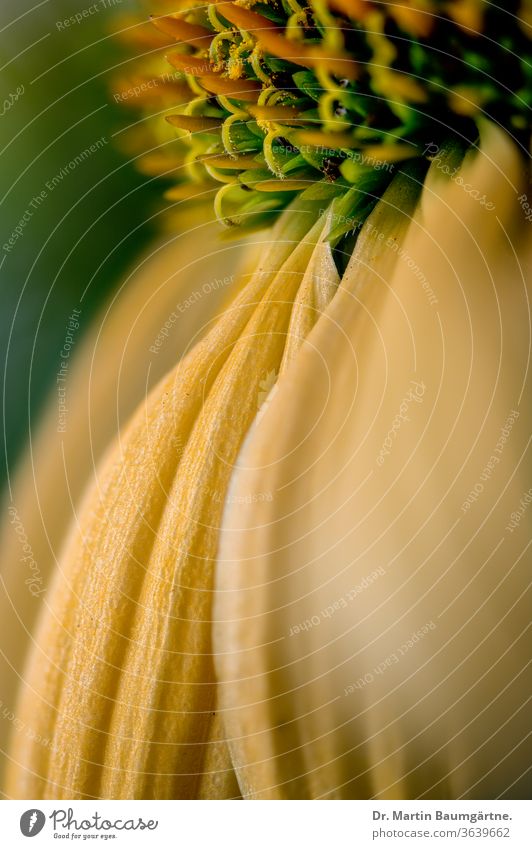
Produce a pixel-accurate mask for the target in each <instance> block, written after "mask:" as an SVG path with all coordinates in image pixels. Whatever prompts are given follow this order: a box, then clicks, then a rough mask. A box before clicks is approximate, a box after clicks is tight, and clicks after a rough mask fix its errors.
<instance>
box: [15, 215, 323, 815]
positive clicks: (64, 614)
mask: <svg viewBox="0 0 532 849" xmlns="http://www.w3.org/2000/svg"><path fill="white" fill-rule="evenodd" d="M306 212H308V210H306ZM309 221H310V222H311V221H312V218H310V219H309V216H308V215H307V214H305V209H304V208H303V209H301V208H299V209H295V210H292V211H290V212H289V213H288V214H287V215H286V216H285V219H284V221H283V222H281V224H280V228H279V229H278V231H277V232H276V233H274V234H273V238H274V239H275V238H276V237H277V238H278V241H274V242H273V243H269V244H268V246H267V248H266V249H265V251H264V256H263V260H262V261H261V262H259V265H258V268H257V269H256V270H255V273H254V274H253V276H252V277H251V280H249V282H247V283H246V285H244V286H240V291H239V294H237V296H236V298H235V299H234V300H233V301H232V303H231V305H230V306H229V307H228V308H226V310H225V311H224V312H223V314H222V315H221V317H220V318H219V319H218V320H217V321H216V322H215V323H214V324H213V326H212V328H211V330H210V331H209V333H208V334H207V335H205V336H204V338H203V339H202V340H201V341H200V342H199V343H198V344H197V346H196V347H195V348H194V349H193V350H192V351H191V352H190V353H189V354H188V355H187V356H186V357H185V358H184V359H183V360H182V361H181V363H180V364H179V365H178V366H177V367H176V368H175V369H174V370H173V371H172V372H171V373H170V374H169V376H168V377H167V378H165V379H164V380H163V381H162V383H161V384H160V385H159V386H158V387H157V388H156V389H155V390H154V391H153V393H152V394H151V395H150V397H149V398H148V400H147V402H146V403H145V404H142V405H141V406H140V408H139V409H138V411H137V413H136V414H135V416H134V418H133V420H132V422H131V424H130V426H129V428H128V430H127V432H126V433H125V434H124V436H123V438H122V439H121V440H119V442H118V444H117V445H115V446H114V447H113V448H112V450H111V451H110V452H109V454H108V456H107V458H106V461H105V463H104V465H103V467H102V468H101V469H100V470H98V474H97V477H96V478H95V480H94V483H93V485H92V487H91V489H90V491H89V492H88V494H87V496H86V498H85V503H84V506H83V509H82V512H81V518H80V523H79V527H73V528H72V529H71V534H70V540H69V542H68V545H67V546H66V548H65V551H64V553H63V556H62V558H61V562H60V564H59V568H58V570H57V573H56V577H55V581H54V586H53V588H52V590H51V592H50V594H49V598H47V602H46V608H47V609H46V610H45V611H44V612H43V616H42V618H41V622H40V627H39V630H38V633H37V637H36V642H35V648H34V651H33V653H32V657H31V659H30V664H29V667H28V669H27V672H26V675H25V679H26V682H27V683H26V686H25V690H24V693H23V696H22V700H21V704H20V709H19V715H20V716H21V718H22V721H24V722H29V721H30V717H31V718H32V725H33V728H34V730H35V732H36V734H37V735H38V736H39V737H40V738H45V737H47V736H49V735H50V732H52V736H51V737H50V744H49V745H45V744H43V743H42V742H39V739H35V740H24V739H20V740H18V741H17V743H16V746H15V747H14V751H13V753H12V760H13V765H12V769H11V771H10V782H9V784H8V792H9V793H10V794H11V795H14V796H16V797H20V796H21V795H22V796H28V797H31V798H40V797H42V796H45V797H50V796H51V797H53V798H58V797H59V798H72V797H73V796H75V797H77V796H82V797H94V796H96V797H98V796H103V797H104V798H114V797H122V798H147V797H151V798H167V797H170V798H172V797H194V796H202V795H212V794H214V795H219V796H227V795H229V796H231V795H235V793H237V792H238V789H237V785H236V784H235V781H234V775H233V772H232V768H231V763H230V760H229V757H228V752H227V747H226V745H225V742H224V740H223V736H222V735H221V730H220V722H219V720H218V719H217V717H216V688H215V683H214V673H213V669H212V649H211V613H210V609H211V597H212V573H213V562H214V556H215V551H216V546H217V540H218V527H219V522H220V515H221V512H222V509H223V505H224V501H225V492H226V488H227V482H228V480H229V476H230V474H231V470H232V466H233V463H234V459H235V457H236V455H237V452H238V450H239V447H240V444H241V441H242V438H243V436H244V435H245V433H246V431H247V429H248V428H249V425H250V423H251V422H252V420H253V418H254V417H255V416H256V414H257V409H258V402H259V396H260V383H261V381H262V380H263V377H264V375H266V374H268V373H270V372H271V371H273V372H274V373H276V372H277V370H278V369H279V366H280V364H281V360H282V357H283V351H284V347H285V342H286V337H287V333H288V332H289V324H290V317H291V314H292V305H293V301H294V298H295V297H296V295H297V292H298V289H299V286H300V284H301V281H302V279H304V270H305V268H306V267H307V266H308V265H309V263H311V264H312V261H313V259H312V258H313V256H314V255H315V254H321V253H322V251H323V249H324V248H323V246H322V245H321V243H320V233H321V231H322V230H323V227H324V222H322V221H317V222H316V223H315V224H314V225H313V226H312V227H311V229H310V231H309V232H308V233H307V230H308V228H309ZM269 238H271V236H270V237H269Z"/></svg>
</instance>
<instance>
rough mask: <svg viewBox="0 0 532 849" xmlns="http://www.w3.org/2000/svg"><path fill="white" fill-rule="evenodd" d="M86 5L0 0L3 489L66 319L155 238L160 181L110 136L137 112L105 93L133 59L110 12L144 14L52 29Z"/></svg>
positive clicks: (95, 301)
mask: <svg viewBox="0 0 532 849" xmlns="http://www.w3.org/2000/svg"><path fill="white" fill-rule="evenodd" d="M90 5H91V3H90V2H79V0H75V2H72V0H70V1H68V0H45V2H44V3H41V4H39V5H36V0H16V2H15V0H2V3H1V6H0V67H2V70H1V72H0V101H1V103H0V112H1V111H2V109H3V102H4V99H5V98H6V97H8V96H9V94H10V93H11V92H15V91H16V89H17V87H18V86H20V85H24V87H25V91H24V94H23V95H22V96H21V97H20V98H19V100H18V101H17V102H16V103H15V104H14V105H13V106H12V108H10V109H9V110H8V111H7V112H6V114H5V115H4V116H3V117H1V118H0V151H1V154H0V197H1V199H2V200H1V205H0V261H1V260H2V259H3V258H4V256H5V259H4V261H3V265H2V268H1V271H0V299H1V301H0V321H1V330H0V339H1V343H0V344H1V361H2V364H3V370H2V403H3V421H4V429H3V432H2V450H1V455H2V457H1V470H0V475H1V478H2V480H1V483H2V485H3V484H4V483H5V475H6V472H7V471H8V470H9V474H12V473H13V469H14V466H15V462H16V459H17V457H18V456H19V455H20V452H21V450H22V449H23V448H24V445H25V444H27V440H28V438H29V429H30V427H31V426H34V424H35V421H36V419H37V418H38V415H39V411H40V410H41V409H42V405H43V402H44V400H45V398H46V396H47V393H48V390H49V389H50V386H51V383H52V381H53V380H54V375H55V373H56V371H57V369H58V362H59V360H60V357H59V352H60V350H61V347H62V344H63V340H64V338H65V327H66V324H67V320H68V316H69V315H70V313H71V311H72V309H73V308H74V307H76V308H78V309H79V308H80V307H81V309H82V314H81V318H80V322H81V326H80V330H79V331H78V332H79V334H81V333H83V332H84V331H85V330H86V329H87V327H88V326H89V323H90V318H91V315H92V314H94V311H95V310H96V309H97V307H98V306H99V305H100V303H101V302H102V299H103V298H104V297H105V296H107V295H108V294H109V293H110V292H111V290H112V288H113V286H115V285H117V283H118V281H119V280H120V276H121V274H122V273H123V272H124V270H125V268H126V267H127V266H128V264H129V263H130V262H131V261H132V260H133V259H134V257H135V256H136V255H137V254H138V252H139V251H140V250H141V248H142V247H143V245H144V244H145V242H146V240H147V239H148V238H150V236H151V235H152V233H153V231H154V225H153V224H151V223H150V222H149V221H148V219H149V218H150V217H151V216H152V215H153V214H154V212H156V211H157V209H158V207H160V206H161V202H160V197H161V191H162V190H161V186H160V185H157V183H156V182H154V181H153V180H151V179H149V178H147V177H143V176H141V175H140V174H139V173H138V172H137V170H136V168H135V165H134V163H133V162H131V161H129V160H128V156H127V155H126V154H125V153H121V152H120V150H119V149H118V145H117V144H116V143H115V141H114V140H113V139H112V134H113V133H116V132H117V131H118V130H120V129H122V128H124V127H125V126H126V125H127V124H129V123H130V122H131V121H133V120H135V119H136V117H138V116H135V113H133V112H131V110H127V109H125V108H124V107H120V106H119V105H117V104H116V103H115V102H114V101H113V98H112V93H111V91H112V84H113V83H112V81H113V75H116V73H117V71H120V70H124V71H127V69H128V66H129V67H131V61H132V55H131V49H129V52H128V49H126V47H125V46H124V44H123V43H121V41H120V39H118V38H117V37H116V35H114V34H111V35H110V32H111V30H112V27H113V26H114V27H115V28H116V15H117V13H118V14H122V13H124V12H134V13H136V14H137V15H138V16H139V17H141V18H142V16H143V10H142V9H140V8H139V4H138V3H137V2H135V1H134V2H129V1H128V0H122V2H121V3H117V4H116V5H115V6H114V7H113V8H108V9H101V11H98V13H97V14H94V15H91V16H90V17H88V18H86V19H84V20H83V21H82V22H81V23H79V24H75V25H73V26H71V27H69V28H68V29H66V30H65V31H59V30H58V28H57V26H56V22H57V21H58V20H62V19H63V18H66V17H68V16H70V15H73V14H75V13H76V11H80V10H82V9H86V8H87V7H88V6H90ZM17 18H18V20H15V19H17ZM35 42H37V43H35ZM137 61H138V60H137ZM40 75H42V76H40ZM39 76H40V78H39V79H36V78H37V77H39ZM101 136H105V138H106V139H108V140H109V142H110V143H108V144H106V145H105V146H104V147H103V148H102V149H101V150H99V151H97V152H96V153H95V154H93V155H92V156H90V157H89V158H88V159H86V160H85V161H84V162H83V163H81V164H79V165H78V166H77V167H76V168H75V170H73V171H72V172H71V173H69V174H68V176H66V177H65V178H64V180H63V181H62V182H61V184H60V185H59V186H58V187H57V188H55V189H54V191H53V192H48V196H47V197H46V199H45V202H44V203H43V204H42V205H41V206H40V207H39V208H38V209H37V210H35V211H34V215H33V217H32V219H31V221H30V222H29V223H28V225H27V226H26V227H25V229H24V234H23V237H22V238H20V239H19V240H18V242H17V244H16V245H15V247H14V248H13V250H12V251H11V252H10V253H9V254H7V255H5V252H4V250H3V249H2V248H1V245H3V244H4V243H5V242H6V241H7V239H8V238H9V236H10V234H11V233H12V231H13V229H14V228H15V226H16V225H17V224H18V222H19V220H20V218H21V216H22V215H23V214H24V211H25V210H26V209H27V208H28V205H29V202H30V201H31V199H32V197H33V196H34V195H35V194H37V193H38V192H40V191H41V189H42V188H45V184H46V181H47V180H50V179H51V178H52V177H53V176H54V175H55V174H57V173H58V172H60V170H61V168H63V167H64V166H65V165H67V164H68V162H69V161H70V160H72V159H73V158H74V157H75V156H76V155H78V154H79V153H80V152H81V151H83V150H84V149H85V148H86V147H87V146H89V145H91V144H93V143H94V142H95V141H96V140H97V139H98V138H99V137H101ZM80 301H81V303H80ZM79 338H80V337H78V339H79Z"/></svg>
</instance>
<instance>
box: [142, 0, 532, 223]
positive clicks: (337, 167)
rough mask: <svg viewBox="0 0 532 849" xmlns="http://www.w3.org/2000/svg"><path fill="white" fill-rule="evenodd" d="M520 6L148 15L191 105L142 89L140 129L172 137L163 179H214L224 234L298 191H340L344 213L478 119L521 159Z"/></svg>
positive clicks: (462, 3) (312, 6)
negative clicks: (148, 104)
mask: <svg viewBox="0 0 532 849" xmlns="http://www.w3.org/2000/svg"><path fill="white" fill-rule="evenodd" d="M529 9H530V3H529V0H524V2H517V0H514V2H512V3H511V4H510V7H509V8H505V9H502V8H501V7H499V6H497V5H493V4H489V3H486V2H483V0H445V2H443V0H428V2H419V0H405V2H404V3H384V2H369V0H361V2H358V0H357V2H354V1H353V2H352V0H349V2H345V0H312V2H311V3H309V4H302V3H299V2H297V0H296V2H284V0H282V2H274V0H265V2H241V0H237V2H227V1H226V0H223V2H216V3H211V4H208V5H207V6H205V5H201V4H197V3H193V2H192V3H189V2H181V3H179V2H176V3H171V4H163V5H159V6H158V7H157V9H156V10H155V11H156V13H155V14H154V15H153V23H154V24H155V26H156V27H157V29H158V30H159V35H160V36H161V37H163V38H165V39H167V40H169V41H170V42H171V41H173V42H174V43H175V49H166V48H165V52H166V56H167V59H168V63H169V65H168V67H171V69H172V70H171V73H172V74H174V75H175V78H173V81H174V83H175V84H182V85H184V86H186V87H188V96H182V95H180V96H179V97H176V99H175V101H174V103H175V107H174V109H170V110H167V109H166V107H167V105H168V103H167V99H166V98H165V92H164V86H162V87H161V88H159V87H158V86H152V87H151V88H150V90H149V91H148V92H147V96H148V97H152V113H153V114H154V116H155V117H156V118H157V121H155V120H153V121H148V122H147V126H151V127H155V125H156V124H157V126H159V125H160V116H161V114H166V115H167V117H168V120H169V121H170V122H171V123H172V125H173V126H174V127H176V130H177V135H178V138H177V139H176V141H175V143H174V145H169V144H168V143H167V142H166V141H165V142H164V144H161V151H164V155H165V156H173V157H174V162H175V168H174V171H173V173H172V175H169V174H167V176H171V178H172V179H174V180H176V181H177V182H178V183H182V182H183V181H189V180H190V179H192V180H196V181H197V182H198V183H199V184H200V185H205V187H207V186H208V187H209V188H211V189H212V190H215V188H216V186H217V184H218V186H219V184H220V183H221V184H223V189H219V199H218V203H217V206H216V208H217V213H218V216H219V218H220V220H221V221H223V222H224V223H226V224H227V225H228V226H230V227H231V226H233V225H234V224H235V220H238V223H239V225H240V226H241V227H242V226H245V227H249V228H257V227H260V226H264V225H265V224H268V222H271V221H272V220H273V219H274V218H275V217H276V216H277V215H278V214H279V211H280V210H281V209H283V208H284V207H285V206H286V205H287V204H289V203H290V202H291V200H292V199H293V197H294V195H295V193H305V192H307V193H308V195H309V196H314V197H317V196H321V197H322V198H323V199H326V198H327V199H330V198H332V197H334V196H342V195H345V194H348V193H350V198H351V204H352V206H353V207H355V206H356V202H357V197H356V189H357V188H358V187H359V186H360V185H361V183H362V184H364V183H366V184H368V183H369V186H370V188H371V191H372V192H373V193H374V195H375V197H374V200H376V199H377V198H378V197H380V196H381V195H382V193H383V191H384V190H385V189H386V186H387V185H388V184H389V182H390V179H391V177H392V176H393V173H394V172H395V166H396V163H397V162H400V161H404V159H408V158H427V157H429V158H430V156H431V155H433V153H434V150H435V149H437V148H439V147H441V145H442V144H444V143H445V141H446V140H447V138H448V137H449V136H452V137H454V138H455V139H459V140H460V141H461V143H462V144H463V145H464V146H467V145H468V144H470V143H474V142H475V141H476V139H477V136H478V130H477V123H478V120H479V119H483V118H484V119H485V118H487V117H489V118H490V119H491V120H493V121H494V122H495V123H497V124H499V125H501V126H503V127H505V128H506V129H507V131H508V132H509V133H510V134H511V135H512V136H513V137H514V138H515V139H516V141H517V142H518V143H519V144H520V145H521V146H522V148H523V150H524V151H527V150H528V147H529V141H530V108H531V106H532V101H531V82H532V71H531V68H532V47H531V43H532V42H531V35H532V28H531V26H530V20H529V18H530V15H529ZM161 70H162V65H161ZM164 74H166V75H167V74H168V70H166V71H165V72H164ZM165 110H166V111H165ZM146 114H149V113H146ZM156 132H157V133H159V132H160V130H157V131H156ZM150 155H151V154H150ZM211 159H212V162H210V161H209V160H211ZM224 159H225V160H226V162H227V160H230V161H231V165H230V166H229V165H227V164H224V162H223V160H224ZM250 160H251V161H252V162H253V164H252V166H249V162H250ZM179 163H180V164H179ZM266 184H267V186H268V187H267V189H265V188H264V187H265V185H266ZM366 188H367V185H366ZM273 199H274V200H275V203H274V204H273V205H272V200H273ZM368 212H369V210H368Z"/></svg>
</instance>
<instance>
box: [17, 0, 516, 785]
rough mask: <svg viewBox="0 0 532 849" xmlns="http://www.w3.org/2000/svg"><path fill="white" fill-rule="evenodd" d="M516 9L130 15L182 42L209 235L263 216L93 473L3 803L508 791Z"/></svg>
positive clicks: (34, 662)
mask: <svg viewBox="0 0 532 849" xmlns="http://www.w3.org/2000/svg"><path fill="white" fill-rule="evenodd" d="M515 5H516V8H515V10H514V12H513V13H509V12H506V11H503V10H502V9H500V8H499V7H494V6H489V5H488V4H486V3H483V2H481V1H480V0H454V1H453V2H423V3H421V2H417V0H415V2H414V0H412V2H408V3H407V2H405V3H403V4H388V3H381V2H369V0H350V1H349V2H347V0H314V2H312V3H311V4H310V6H303V5H301V4H300V3H298V2H293V0H289V2H286V3H284V2H280V3H276V2H270V3H266V2H265V3H253V2H248V3H239V2H237V3H226V2H221V3H214V4H210V5H208V6H198V5H196V4H194V3H182V4H181V5H180V10H179V11H178V12H176V13H175V14H170V15H164V16H159V17H158V18H157V19H156V21H155V22H156V24H157V26H158V27H159V29H160V30H162V31H163V32H164V33H165V34H166V35H168V36H170V37H175V39H176V41H178V42H179V46H178V48H177V49H176V51H175V52H174V51H172V52H170V53H169V55H168V58H169V59H170V61H171V63H172V65H173V66H174V67H175V68H177V69H178V71H179V76H178V78H177V79H178V83H179V95H178V96H182V97H183V103H182V104H181V106H176V110H174V111H172V112H171V113H170V114H169V115H168V118H169V122H170V123H171V124H172V125H173V126H174V127H176V128H177V130H178V136H179V138H178V140H177V141H176V142H175V152H174V153H172V154H171V155H172V156H174V157H175V159H174V164H173V172H172V173H173V174H175V175H176V179H177V181H178V182H177V186H176V188H175V189H172V190H170V197H172V198H174V199H175V200H176V202H178V203H180V204H181V203H182V199H183V198H184V197H187V196H189V195H195V196H196V199H197V198H202V199H203V200H204V199H205V198H206V197H210V196H211V195H212V194H213V193H214V195H215V197H214V206H215V209H216V212H217V215H218V217H219V218H220V219H221V220H222V221H223V222H224V223H225V224H227V225H228V227H229V229H230V230H234V231H235V232H238V233H240V232H242V230H253V229H257V228H264V227H266V226H269V227H270V228H271V229H268V230H267V231H266V238H263V239H262V243H261V244H260V245H257V247H256V248H255V249H254V247H253V239H254V237H253V236H252V237H250V242H249V245H248V247H247V248H246V250H247V251H251V252H252V253H251V254H248V256H247V262H248V268H249V269H250V270H249V272H248V273H246V274H243V275H241V276H240V277H239V278H238V279H236V280H235V281H234V284H233V285H232V286H231V287H230V290H229V291H228V293H227V302H226V304H225V307H224V309H223V311H221V313H220V314H219V315H217V316H216V317H214V318H212V319H210V320H209V322H208V326H207V327H206V329H205V332H204V333H203V335H202V337H201V338H200V339H199V341H198V342H197V344H196V345H195V346H193V347H192V348H191V349H190V350H189V351H188V352H187V353H186V354H185V355H184V356H183V357H181V358H180V359H178V357H177V356H176V364H175V365H174V366H173V367H172V368H171V369H170V371H169V372H168V374H167V376H166V377H164V378H163V379H162V381H161V382H160V383H159V384H158V385H157V386H156V387H155V388H154V389H153V390H152V391H151V392H150V394H149V395H148V396H147V398H146V400H145V401H143V402H142V403H141V404H140V406H139V407H138V408H137V411H136V412H135V413H134V415H133V417H132V419H131V421H130V423H129V425H128V427H127V429H126V430H125V431H122V432H121V433H120V434H119V437H118V439H117V440H115V442H114V444H113V445H112V447H111V448H110V449H109V450H108V452H107V454H106V456H105V458H104V460H103V462H102V463H101V464H99V465H98V466H97V468H96V471H95V472H94V474H93V475H92V479H91V480H90V481H89V485H88V488H87V490H86V493H85V496H84V499H83V505H82V507H81V510H80V512H79V516H77V517H76V520H75V521H73V522H72V525H71V528H70V529H69V531H68V534H67V535H66V539H65V542H64V547H63V551H62V555H61V558H60V561H59V563H58V564H57V567H56V569H55V574H54V578H53V585H52V586H51V588H50V591H49V592H48V593H47V594H46V597H45V598H44V600H43V609H42V615H41V618H40V621H39V624H38V627H37V629H36V631H35V633H34V636H33V645H32V648H31V651H30V655H29V660H28V664H27V667H26V669H25V672H24V685H23V687H22V690H21V695H20V701H19V707H18V718H19V722H20V723H21V727H26V728H27V727H30V728H31V729H32V731H33V734H32V735H27V734H17V735H15V736H14V740H13V745H12V749H11V764H10V769H9V776H8V787H7V792H8V794H9V795H11V796H14V797H21V796H23V797H27V798H33V799H37V798H191V797H195V798H232V797H238V796H243V797H244V798H368V797H380V798H386V797H390V798H397V797H399V798H414V797H424V798H441V797H449V798H462V797H469V798H486V797H494V796H503V795H505V794H509V795H510V796H513V795H525V792H526V774H527V769H528V763H527V759H526V739H527V708H526V704H527V700H526V692H525V689H526V688H525V684H524V682H525V681H526V673H527V668H528V665H529V656H530V652H529V650H528V649H527V638H526V634H527V628H528V625H529V622H528V619H529V616H528V610H529V606H528V607H527V601H528V605H529V597H527V595H526V593H527V589H528V585H529V581H528V575H529V569H528V564H529V562H530V555H529V551H528V549H529V545H530V534H529V533H528V535H527V529H528V531H529V530H530V523H531V520H532V509H529V507H528V505H529V504H530V502H531V501H532V491H531V490H530V485H531V480H530V456H529V453H527V452H529V442H530V402H531V400H532V399H531V378H530V363H529V359H530V342H531V332H530V295H531V291H530V289H531V287H530V279H531V278H530V270H531V269H530V262H531V259H532V257H531V250H530V243H529V240H528V241H527V236H528V227H529V224H530V217H531V216H530V213H529V210H530V206H529V202H528V195H527V191H529V169H528V163H527V159H526V156H527V149H528V143H529V135H530V121H529V101H530V73H531V66H530V57H531V50H530V38H529V33H530V24H529V20H528V17H529V6H528V3H524V4H522V5H519V4H515ZM155 88H156V87H155ZM187 92H188V94H187ZM167 94H168V92H167V91H166V90H165V97H166V96H167ZM185 98H186V103H185ZM191 181H192V183H194V181H195V188H192V189H191ZM257 241H260V240H259V239H258V238H257Z"/></svg>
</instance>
